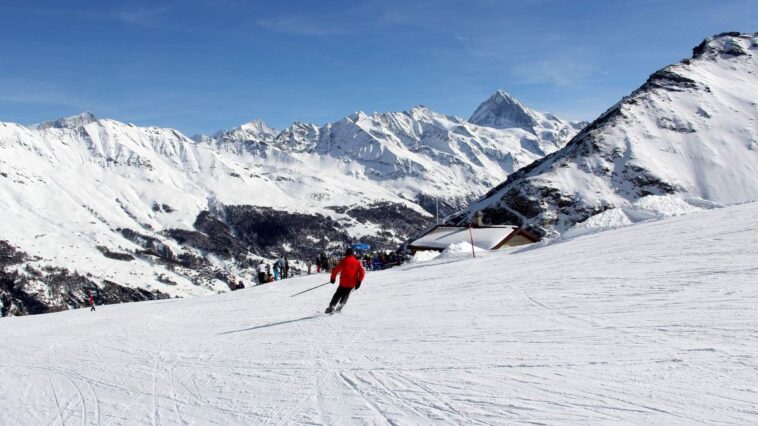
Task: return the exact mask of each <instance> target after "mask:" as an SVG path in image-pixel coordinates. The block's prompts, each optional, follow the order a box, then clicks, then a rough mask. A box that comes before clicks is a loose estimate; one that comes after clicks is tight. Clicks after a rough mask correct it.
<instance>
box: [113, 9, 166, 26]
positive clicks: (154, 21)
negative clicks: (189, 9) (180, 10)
mask: <svg viewBox="0 0 758 426" xmlns="http://www.w3.org/2000/svg"><path fill="white" fill-rule="evenodd" d="M170 10H171V6H161V7H153V8H148V7H138V8H135V9H129V10H126V9H120V10H115V11H113V12H111V16H113V17H114V18H116V19H118V20H119V21H122V22H125V23H127V24H130V25H139V26H143V27H158V26H160V17H161V16H162V15H164V14H166V13H168V12H169V11H170Z"/></svg>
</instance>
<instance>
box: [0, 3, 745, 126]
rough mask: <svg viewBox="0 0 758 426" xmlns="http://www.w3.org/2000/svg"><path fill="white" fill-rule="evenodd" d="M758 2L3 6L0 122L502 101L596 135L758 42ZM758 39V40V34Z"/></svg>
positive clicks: (331, 111) (219, 121)
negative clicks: (717, 39) (727, 53)
mask: <svg viewBox="0 0 758 426" xmlns="http://www.w3.org/2000/svg"><path fill="white" fill-rule="evenodd" d="M756 6H758V5H757V4H756V1H755V0H713V1H710V0H708V1H706V0H690V1H674V0H671V1H666V0H659V1H653V0H636V1H631V0H630V1H622V0H613V1H611V0H605V1H559V0H521V1H505V0H501V1H496V0H480V1H477V0H468V1H457V0H437V1H425V0H402V1H397V0H382V1H374V0H366V1H327V0H322V1H307V0H305V1H282V0H279V1H234V0H208V1H194V0H181V1H166V2H161V1H128V0H127V1H118V2H116V1H113V2H111V1H102V0H99V1H75V0H71V1H66V2H61V1H49V2H44V1H17V0H13V1H5V0H0V121H13V122H18V123H22V124H31V123H35V122H39V121H44V120H48V119H53V118H57V117H60V116H66V115H73V114H76V113H79V112H81V111H92V112H94V113H95V114H96V115H98V116H99V117H107V118H114V119H117V120H121V121H126V122H132V123H136V124H139V125H158V126H161V127H173V128H177V129H179V130H181V131H183V132H185V133H187V134H194V133H198V132H204V133H210V132H213V131H215V130H217V129H220V128H232V127H236V126H238V125H239V124H241V123H243V122H246V121H250V120H252V119H254V118H261V119H263V120H265V121H266V122H268V123H269V124H270V125H272V126H274V127H277V128H283V127H286V126H287V125H288V124H289V123H290V122H292V121H305V122H314V123H317V124H323V123H326V122H329V121H335V120H338V119H340V118H342V117H343V116H345V115H347V114H349V113H351V112H353V111H357V110H363V111H366V112H373V111H400V110H406V109H409V108H411V107H413V106H414V105H418V104H423V105H426V106H428V107H430V108H432V109H434V110H436V111H440V112H444V113H447V114H453V115H458V116H462V117H466V118H467V117H469V116H470V114H471V112H473V110H474V109H475V108H476V106H477V105H478V104H479V103H480V102H482V101H484V100H485V99H486V98H487V97H489V96H490V95H491V94H492V93H493V92H494V91H495V90H497V89H503V90H506V91H507V92H509V93H511V94H512V95H514V96H515V97H517V98H519V99H521V100H522V101H523V102H524V103H526V104H527V105H529V106H531V107H533V108H535V109H538V110H543V111H551V112H554V113H556V114H558V115H560V116H564V117H567V118H570V119H585V120H591V119H593V118H595V117H596V116H597V115H598V114H600V113H601V112H603V111H604V110H605V109H606V108H607V107H609V106H611V105H612V104H614V103H615V102H616V101H618V100H619V99H620V97H621V96H624V95H626V94H628V93H629V92H630V91H632V90H634V89H635V88H636V87H638V86H639V85H640V84H642V83H643V82H644V81H645V79H646V78H647V76H648V75H649V74H650V73H652V72H653V71H655V70H656V69H658V68H661V67H662V66H665V65H667V64H669V63H672V62H676V61H678V60H680V59H682V58H685V57H689V56H690V54H691V49H692V47H694V46H695V45H697V44H698V43H699V42H700V41H701V40H702V39H703V38H705V37H706V36H708V35H712V34H715V33H719V32H724V31H758V28H756V23H758V7H756ZM751 27H752V28H751Z"/></svg>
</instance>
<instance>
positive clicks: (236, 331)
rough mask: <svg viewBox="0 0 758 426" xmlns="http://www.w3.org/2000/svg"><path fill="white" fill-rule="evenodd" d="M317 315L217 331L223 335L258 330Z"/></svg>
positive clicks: (312, 316)
mask: <svg viewBox="0 0 758 426" xmlns="http://www.w3.org/2000/svg"><path fill="white" fill-rule="evenodd" d="M318 316H319V315H310V316H307V317H302V318H297V319H293V320H287V321H279V322H272V323H269V324H263V325H256V326H255V327H249V328H243V329H241V330H232V331H225V332H223V333H218V336H221V335H224V334H232V333H241V332H243V331H251V330H258V329H261V328H268V327H274V326H277V325H282V324H289V323H291V322H298V321H305V320H309V319H313V318H316V317H318Z"/></svg>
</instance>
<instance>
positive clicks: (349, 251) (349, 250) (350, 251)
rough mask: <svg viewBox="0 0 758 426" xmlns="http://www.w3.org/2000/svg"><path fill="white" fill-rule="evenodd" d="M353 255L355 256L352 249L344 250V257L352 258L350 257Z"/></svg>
mask: <svg viewBox="0 0 758 426" xmlns="http://www.w3.org/2000/svg"><path fill="white" fill-rule="evenodd" d="M354 254H355V252H354V251H353V248H352V247H348V248H347V249H346V250H345V256H352V255H354Z"/></svg>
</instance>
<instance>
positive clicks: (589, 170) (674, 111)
mask: <svg viewBox="0 0 758 426" xmlns="http://www.w3.org/2000/svg"><path fill="white" fill-rule="evenodd" d="M756 50H758V36H757V35H756V33H750V34H740V33H722V34H718V35H716V36H713V37H709V38H707V39H706V40H705V41H703V42H702V43H701V44H699V45H698V46H697V47H695V48H694V49H693V56H692V57H691V58H689V59H684V60H682V61H681V62H679V63H677V64H673V65H669V66H667V67H664V68H663V69H661V70H659V71H656V72H655V73H653V74H652V75H651V76H650V77H649V78H648V80H647V81H646V82H645V83H644V84H643V85H642V86H640V88H638V89H637V90H635V91H634V92H632V93H631V94H630V95H628V96H626V97H624V98H623V99H622V100H621V101H620V102H618V103H617V104H615V105H614V106H612V107H611V108H609V109H608V110H607V111H606V112H605V113H603V114H602V115H601V116H600V117H599V118H598V119H596V120H595V121H593V122H592V123H590V124H589V125H588V126H586V127H585V128H584V129H583V130H581V131H580V132H579V133H578V134H577V135H576V136H575V137H574V138H573V139H572V140H571V141H569V142H568V143H567V144H566V145H565V146H564V147H563V148H562V149H560V150H558V151H556V152H553V153H551V154H548V155H547V156H545V157H544V158H542V159H540V160H538V161H536V162H534V163H532V164H530V165H528V166H526V167H524V168H522V169H521V170H519V171H517V172H515V173H513V174H511V175H510V176H509V178H508V179H507V180H505V181H504V182H502V183H501V184H499V185H497V186H496V187H494V188H493V189H491V190H490V191H489V192H488V193H487V194H486V195H485V196H484V197H482V198H480V199H479V200H477V201H476V202H474V203H472V205H471V206H469V207H468V208H467V209H465V210H464V211H462V212H461V213H460V214H458V215H456V216H455V217H452V218H451V221H453V222H466V221H470V220H473V216H474V215H476V214H477V213H478V212H481V213H482V214H483V216H484V217H485V221H487V222H490V223H502V222H509V223H515V224H519V225H523V226H534V227H536V228H537V229H538V230H539V231H541V232H542V233H545V234H548V235H556V234H560V233H562V232H565V231H566V230H568V229H569V228H571V227H572V226H574V225H576V224H578V223H581V222H584V221H587V220H588V219H590V218H591V217H593V216H596V215H597V216H598V218H597V219H596V222H598V223H602V222H604V219H603V216H602V215H603V214H604V212H606V211H608V212H609V213H606V214H605V215H606V216H608V215H614V214H616V215H619V217H620V220H622V221H634V217H630V215H631V216H635V215H639V214H640V212H639V211H638V205H637V204H638V201H639V200H641V199H644V198H645V197H649V196H653V197H667V196H676V197H679V198H683V199H685V201H687V202H690V203H692V204H695V205H697V204H708V203H711V204H713V203H717V204H718V203H732V202H743V201H750V200H754V199H756V197H758V186H756V185H755V184H754V183H752V182H754V179H752V178H751V177H750V176H754V175H755V173H757V172H758V155H756V149H757V148H758V126H756V118H757V116H758V108H756V103H755V101H754V99H756V98H758V82H756V78H755V74H754V72H755V70H756V68H758V67H757V66H756V62H757V61H756V58H758V55H757V54H756ZM724 170H727V172H726V173H725V172H724Z"/></svg>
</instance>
